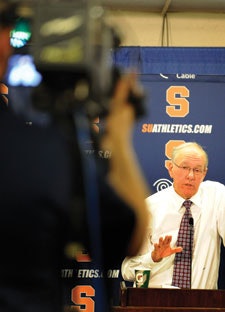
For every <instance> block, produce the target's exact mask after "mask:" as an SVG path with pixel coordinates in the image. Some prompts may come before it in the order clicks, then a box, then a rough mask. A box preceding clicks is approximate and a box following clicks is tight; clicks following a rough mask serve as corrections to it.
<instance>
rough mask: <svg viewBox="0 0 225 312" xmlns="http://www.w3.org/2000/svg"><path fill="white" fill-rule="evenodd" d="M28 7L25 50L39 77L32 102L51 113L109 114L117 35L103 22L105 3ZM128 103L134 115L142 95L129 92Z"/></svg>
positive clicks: (86, 0) (45, 0) (49, 2)
mask: <svg viewBox="0 0 225 312" xmlns="http://www.w3.org/2000/svg"><path fill="white" fill-rule="evenodd" d="M28 3H29V2H28ZM29 6H30V8H31V9H32V11H33V14H32V17H31V18H30V22H31V25H32V36H31V44H30V45H29V49H30V52H29V53H30V54H31V55H32V56H33V57H34V63H35V66H36V68H37V70H38V71H39V72H40V73H41V75H42V78H43V80H42V84H41V86H40V87H39V88H38V89H37V91H36V92H35V93H34V94H35V96H34V97H33V102H34V105H35V106H36V107H38V108H39V109H42V110H46V111H49V112H51V113H52V112H53V113H55V112H56V111H58V113H62V112H63V111H68V110H74V109H76V108H77V107H81V106H82V107H85V110H86V113H87V115H88V116H89V117H90V118H91V119H94V118H96V117H101V116H105V115H107V113H108V110H109V103H108V101H109V98H110V96H111V95H112V93H113V90H114V87H115V84H116V82H117V80H118V79H119V77H120V70H119V69H118V68H116V67H115V66H113V64H112V53H114V50H115V49H116V48H118V46H119V43H120V38H119V36H118V34H117V33H116V32H115V31H114V29H112V27H110V26H109V25H107V24H106V22H105V10H104V8H103V6H102V5H100V3H99V1H98V0H76V1H72V0H60V1H57V0H37V1H36V2H35V3H33V2H32V3H31V2H30V3H29ZM129 101H130V102H131V103H132V104H133V105H134V107H135V111H136V116H138V117H139V116H140V115H143V114H144V107H143V103H142V102H143V95H142V94H138V95H137V94H133V93H132V92H131V93H130V96H129ZM56 103H57V104H56Z"/></svg>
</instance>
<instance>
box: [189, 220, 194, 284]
mask: <svg viewBox="0 0 225 312" xmlns="http://www.w3.org/2000/svg"><path fill="white" fill-rule="evenodd" d="M189 225H190V272H191V276H190V288H192V287H191V286H192V285H191V284H192V253H193V252H192V250H193V243H194V237H193V229H194V219H193V218H192V217H190V218H189ZM192 241H193V243H192Z"/></svg>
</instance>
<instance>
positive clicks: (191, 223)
mask: <svg viewBox="0 0 225 312" xmlns="http://www.w3.org/2000/svg"><path fill="white" fill-rule="evenodd" d="M189 225H190V226H191V228H192V227H193V226H194V219H193V218H192V217H190V218H189Z"/></svg>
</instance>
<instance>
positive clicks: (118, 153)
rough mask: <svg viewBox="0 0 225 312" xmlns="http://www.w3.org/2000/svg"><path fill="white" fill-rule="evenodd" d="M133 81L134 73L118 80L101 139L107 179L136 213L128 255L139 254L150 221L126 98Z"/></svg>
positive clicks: (145, 186) (130, 111)
mask: <svg viewBox="0 0 225 312" xmlns="http://www.w3.org/2000/svg"><path fill="white" fill-rule="evenodd" d="M135 84H136V78H135V77H134V76H133V75H128V76H125V77H123V78H121V79H120V81H119V82H118V83H117V86H116V89H115V94H114V97H113V99H112V101H111V106H110V113H109V115H108V116H107V119H106V128H105V135H104V137H103V139H102V142H101V147H102V148H103V149H106V150H111V152H112V157H111V159H110V163H109V172H108V181H109V183H110V185H111V186H112V187H113V189H114V190H115V191H116V193H117V194H118V195H119V196H120V197H121V198H122V199H123V200H124V201H125V202H126V203H127V204H128V205H130V207H131V208H132V209H133V210H134V212H135V215H136V222H135V227H134V230H133V233H132V236H131V239H130V243H129V246H128V250H127V255H128V256H134V255H136V254H137V253H138V251H139V249H140V248H141V246H142V242H143V238H144V237H145V235H146V229H147V226H148V223H149V221H148V217H149V212H148V210H147V206H146V203H145V198H146V197H147V196H148V195H149V190H148V187H147V184H146V182H145V180H144V177H143V175H142V172H141V170H140V168H139V163H138V161H137V159H136V155H135V151H134V148H133V144H132V130H133V124H134V121H135V111H134V108H133V106H132V104H131V103H129V102H128V101H127V99H128V93H129V91H130V90H131V89H132V88H133V87H134V85H135Z"/></svg>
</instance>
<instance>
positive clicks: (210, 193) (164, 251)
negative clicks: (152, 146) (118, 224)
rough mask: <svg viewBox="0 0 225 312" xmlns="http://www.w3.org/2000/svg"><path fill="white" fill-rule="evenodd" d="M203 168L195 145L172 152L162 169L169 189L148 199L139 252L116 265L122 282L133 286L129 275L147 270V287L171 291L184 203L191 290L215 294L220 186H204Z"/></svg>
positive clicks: (221, 225) (222, 223)
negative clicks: (190, 233)
mask: <svg viewBox="0 0 225 312" xmlns="http://www.w3.org/2000/svg"><path fill="white" fill-rule="evenodd" d="M207 167H208V156H207V154H206V152H205V150H204V149H203V148H202V147H201V146H200V145H199V144H197V143H195V142H188V143H184V144H182V145H179V146H178V147H176V148H175V149H174V151H173V154H172V158H171V162H170V164H169V167H168V172H169V175H170V177H171V178H172V179H173V185H172V186H171V187H168V188H166V189H164V190H162V191H159V192H157V193H155V194H153V195H151V196H149V197H148V198H147V199H146V201H147V204H148V206H149V212H150V214H151V218H150V220H151V221H152V222H151V224H150V227H149V236H148V237H147V239H146V244H145V248H144V250H143V251H142V253H141V254H139V255H138V256H136V257H127V258H125V259H124V261H123V263H122V276H123V278H124V280H127V281H134V280H135V273H134V270H135V269H138V268H145V269H150V270H151V277H150V281H149V287H172V286H171V285H172V277H173V268H174V258H175V254H176V253H177V252H181V251H182V247H181V246H176V241H177V236H178V231H179V227H180V222H181V219H182V216H183V214H184V210H185V208H184V206H183V202H184V200H186V199H190V200H191V201H192V202H193V204H192V206H191V213H192V217H193V224H194V244H193V251H192V281H191V288H195V289H217V281H218V272H219V263H220V245H221V241H222V242H223V244H225V186H224V185H223V184H221V183H219V182H215V181H204V182H203V180H204V178H205V176H206V173H207Z"/></svg>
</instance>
